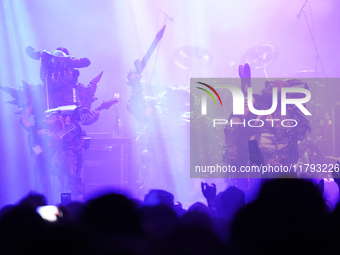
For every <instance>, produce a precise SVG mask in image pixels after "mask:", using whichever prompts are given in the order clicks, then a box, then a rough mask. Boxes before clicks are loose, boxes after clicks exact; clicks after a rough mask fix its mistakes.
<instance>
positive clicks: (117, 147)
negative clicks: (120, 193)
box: [83, 137, 131, 193]
mask: <svg viewBox="0 0 340 255" xmlns="http://www.w3.org/2000/svg"><path fill="white" fill-rule="evenodd" d="M86 139H87V140H88V139H89V138H88V137H87V138H86ZM83 167H84V180H85V189H86V190H85V192H86V193H91V192H94V191H96V190H99V189H104V188H108V187H110V188H112V189H125V188H127V187H128V186H129V183H130V182H131V140H130V139H129V138H120V137H118V138H111V139H109V138H104V139H100V138H95V139H91V142H90V147H89V149H87V150H86V151H84V153H83Z"/></svg>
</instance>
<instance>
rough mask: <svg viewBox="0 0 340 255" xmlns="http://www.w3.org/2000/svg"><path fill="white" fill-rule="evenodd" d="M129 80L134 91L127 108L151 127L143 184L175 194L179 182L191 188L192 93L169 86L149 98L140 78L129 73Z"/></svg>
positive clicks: (180, 184)
mask: <svg viewBox="0 0 340 255" xmlns="http://www.w3.org/2000/svg"><path fill="white" fill-rule="evenodd" d="M128 80H129V82H128V85H130V86H131V88H132V91H131V96H130V99H129V101H128V105H127V108H128V110H129V112H130V113H131V114H132V115H134V116H135V117H136V119H137V120H138V121H139V122H141V123H145V124H147V125H148V130H149V136H148V142H147V145H146V148H147V149H146V150H145V151H144V152H143V153H142V155H141V161H142V163H143V165H144V176H143V174H142V176H141V179H142V180H141V181H142V182H144V183H142V185H145V186H147V188H146V189H150V188H153V189H155V188H159V189H166V190H168V191H171V192H173V193H175V191H176V186H177V185H178V186H180V187H182V189H186V188H190V187H188V185H187V183H185V182H186V181H187V180H188V179H189V159H188V157H187V155H189V146H190V144H189V137H190V136H189V128H190V126H189V123H190V115H189V111H190V110H189V102H190V94H189V92H188V91H187V90H185V89H181V88H179V89H172V88H169V87H168V88H166V89H165V90H164V91H163V92H161V93H159V94H158V96H157V97H145V96H143V94H142V92H143V88H142V85H141V83H140V77H137V76H136V74H135V73H129V74H128ZM180 181H182V182H183V183H179V182H180ZM183 193H185V191H183ZM188 195H189V194H188Z"/></svg>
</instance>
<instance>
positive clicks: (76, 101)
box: [2, 47, 102, 198]
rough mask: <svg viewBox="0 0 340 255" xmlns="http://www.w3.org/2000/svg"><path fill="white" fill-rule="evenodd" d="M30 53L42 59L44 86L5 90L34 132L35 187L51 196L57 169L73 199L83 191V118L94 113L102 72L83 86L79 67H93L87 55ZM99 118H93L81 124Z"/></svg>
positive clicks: (61, 180)
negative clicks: (79, 77) (31, 120)
mask: <svg viewBox="0 0 340 255" xmlns="http://www.w3.org/2000/svg"><path fill="white" fill-rule="evenodd" d="M26 52H27V54H28V55H29V56H30V57H32V58H33V59H37V60H38V59H40V58H41V69H40V78H41V80H42V81H43V83H44V84H39V85H29V84H27V83H25V82H22V84H21V86H20V88H19V89H18V90H14V89H11V88H8V87H6V88H2V89H3V90H5V91H6V92H9V93H10V94H11V95H12V96H13V97H14V98H15V100H13V101H11V102H10V103H13V104H17V105H18V106H19V108H21V111H20V113H21V124H22V125H23V126H24V127H25V129H26V130H27V131H29V133H30V136H29V137H30V139H29V141H30V147H31V149H32V154H34V155H35V159H36V160H35V174H36V186H37V187H36V188H37V189H38V190H39V191H41V192H43V193H44V194H45V195H46V196H48V197H49V198H51V197H52V195H51V190H50V187H51V186H50V175H51V174H53V173H54V174H57V175H58V177H59V181H60V186H61V187H60V192H72V193H73V197H74V196H77V195H81V194H82V192H83V171H82V157H81V151H82V149H83V137H84V135H85V132H84V131H83V130H82V129H81V127H80V125H79V123H80V118H81V117H82V116H84V115H85V114H91V113H90V111H89V110H90V107H91V104H92V102H93V101H95V100H96V99H97V98H95V97H94V93H95V91H96V87H97V82H98V81H99V80H100V78H101V75H102V74H100V75H99V76H98V77H96V78H94V79H93V80H92V81H91V82H90V83H89V84H88V85H87V86H84V85H83V84H80V83H78V76H79V71H78V70H77V69H75V68H81V67H87V66H89V65H90V61H89V60H88V59H87V58H82V59H76V58H74V57H71V56H69V55H68V52H67V50H66V49H64V48H58V49H57V50H56V51H54V52H53V53H49V52H47V51H43V52H42V53H41V52H39V51H34V49H33V48H32V47H28V48H27V49H26ZM62 106H63V107H64V108H62ZM70 106H74V107H70ZM58 107H59V108H58ZM60 107H61V108H60ZM46 110H49V111H47V112H46ZM30 115H34V120H35V122H34V125H32V124H31V123H30V122H29V116H30ZM96 120H97V118H92V119H91V120H89V121H88V122H87V123H82V124H91V123H92V122H94V121H96ZM72 125H73V126H72ZM70 126H71V127H73V128H72V129H70V128H69V127H70ZM66 131H67V132H66ZM60 134H62V135H60ZM60 138H62V139H61V141H58V140H60ZM58 194H59V192H58Z"/></svg>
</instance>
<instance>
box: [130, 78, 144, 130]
mask: <svg viewBox="0 0 340 255" xmlns="http://www.w3.org/2000/svg"><path fill="white" fill-rule="evenodd" d="M127 78H128V83H127V84H128V85H129V86H130V87H131V94H130V99H129V101H128V103H127V109H128V111H129V112H130V113H131V114H132V115H133V116H135V117H136V119H137V120H138V121H139V122H142V123H148V122H149V117H148V112H147V109H148V102H147V100H146V99H145V98H144V96H143V95H142V92H143V87H142V84H141V82H140V79H141V76H139V75H138V74H137V73H136V72H132V71H131V72H129V73H128V76H127Z"/></svg>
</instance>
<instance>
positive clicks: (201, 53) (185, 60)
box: [174, 45, 214, 70]
mask: <svg viewBox="0 0 340 255" xmlns="http://www.w3.org/2000/svg"><path fill="white" fill-rule="evenodd" d="M213 60H214V58H213V56H212V54H211V53H210V52H209V51H208V50H206V49H205V48H202V47H198V46H192V45H187V46H183V47H180V48H178V49H177V50H176V51H175V53H174V61H175V63H176V64H177V65H178V66H179V67H180V68H183V69H187V70H191V69H193V68H195V67H199V66H209V65H211V64H212V63H213Z"/></svg>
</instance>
